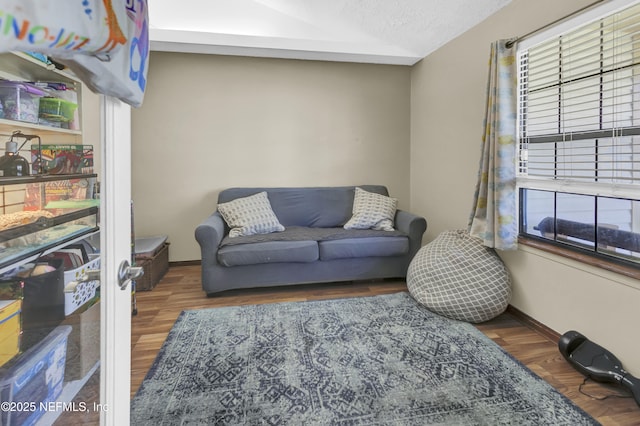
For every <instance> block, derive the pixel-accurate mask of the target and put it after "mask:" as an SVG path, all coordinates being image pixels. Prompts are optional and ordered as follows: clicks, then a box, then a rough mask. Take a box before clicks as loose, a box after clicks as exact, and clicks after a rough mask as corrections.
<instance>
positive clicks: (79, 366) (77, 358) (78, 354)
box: [63, 302, 100, 382]
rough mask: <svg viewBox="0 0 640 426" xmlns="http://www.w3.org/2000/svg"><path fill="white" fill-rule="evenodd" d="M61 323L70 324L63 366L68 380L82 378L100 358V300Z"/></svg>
mask: <svg viewBox="0 0 640 426" xmlns="http://www.w3.org/2000/svg"><path fill="white" fill-rule="evenodd" d="M63 324H64V325H69V326H71V333H70V334H69V338H68V342H67V360H66V368H65V381H67V382H69V381H72V380H79V379H81V378H83V377H84V376H85V375H86V374H87V373H88V372H89V371H90V370H91V369H92V368H93V366H95V365H96V362H98V361H99V360H100V302H98V303H96V304H94V305H93V306H91V307H90V308H88V309H87V310H86V311H77V312H75V313H74V314H73V315H70V316H69V317H67V318H66V319H65V320H64V322H63Z"/></svg>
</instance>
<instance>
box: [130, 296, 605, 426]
mask: <svg viewBox="0 0 640 426" xmlns="http://www.w3.org/2000/svg"><path fill="white" fill-rule="evenodd" d="M131 407H132V408H131V424H132V425H137V426H138V425H193V424H202V425H214V424H215V425H295V426H298V425H425V424H438V425H519V426H521V425H535V426H539V425H554V426H555V425H571V426H575V425H597V424H598V423H597V422H596V421H595V420H593V419H592V418H591V417H589V416H588V415H587V414H586V413H585V412H583V411H582V410H581V409H580V408H578V407H577V406H575V405H574V404H573V403H572V402H571V401H570V400H568V399H567V398H565V397H564V396H563V395H561V394H560V393H559V392H557V391H556V390H555V389H553V388H552V387H551V386H549V385H548V384H547V383H546V382H545V381H544V380H542V379H540V378H538V377H537V376H535V375H534V374H533V373H532V372H531V371H529V370H528V369H526V368H525V367H524V366H523V365H522V364H520V363H519V362H518V361H516V360H515V359H513V358H512V357H511V356H509V355H508V354H506V353H505V352H504V351H503V350H502V348H500V347H499V346H497V345H496V344H495V343H493V342H492V341H491V340H490V339H489V338H487V337H485V336H484V334H482V333H481V332H480V331H478V330H477V329H476V328H475V327H473V326H472V325H470V324H467V323H464V322H458V321H454V320H450V319H447V318H444V317H441V316H438V315H436V314H433V313H431V312H429V311H428V310H426V309H425V308H423V307H422V306H421V305H419V304H418V303H416V302H415V301H414V300H413V299H412V298H411V296H410V295H409V294H408V293H396V294H391V295H384V296H374V297H360V298H350V299H339V300H327V301H314V302H297V303H277V304H265V305H250V306H238V307H227V308H214V309H203V310H192V311H184V312H182V314H181V315H180V317H179V318H178V320H177V321H176V323H175V325H174V327H173V329H172V330H171V332H170V333H169V336H168V337H167V340H166V342H165V343H164V345H163V347H162V349H161V350H160V353H159V354H158V357H157V359H156V360H155V362H154V364H153V366H152V367H151V369H150V370H149V373H148V374H147V377H146V378H145V380H144V382H143V383H142V385H141V387H140V389H139V390H138V392H137V394H136V396H135V397H134V399H133V401H132V405H131Z"/></svg>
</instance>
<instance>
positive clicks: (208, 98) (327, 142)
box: [132, 52, 411, 261]
mask: <svg viewBox="0 0 640 426" xmlns="http://www.w3.org/2000/svg"><path fill="white" fill-rule="evenodd" d="M410 75H411V69H410V68H409V67H401V66H383V65H370V64H347V63H330V62H314V61H296V60H278V59H261V58H241V57H225V56H214V55H193V54H180V53H161V52H152V54H151V57H150V66H149V75H148V88H147V92H146V95H145V101H144V104H143V106H142V107H141V108H140V109H135V110H133V112H132V193H133V199H134V210H135V231H136V234H137V235H139V236H142V235H146V236H149V235H158V234H166V235H168V236H169V240H170V242H171V247H170V250H169V251H170V260H171V261H189V260H199V259H200V250H199V246H198V245H197V243H196V241H195V239H194V230H195V228H196V226H197V225H198V224H199V223H200V222H201V221H202V220H203V219H204V218H205V217H207V216H208V215H209V214H211V212H213V211H214V210H215V207H216V199H217V194H218V192H219V191H220V190H221V189H224V188H227V187H232V186H325V185H357V184H363V183H375V184H383V185H387V187H388V188H389V192H390V193H391V195H392V196H394V197H397V198H398V199H399V203H400V207H402V208H406V207H407V206H408V202H409V167H408V166H409V143H410V137H409V130H410V126H409V118H410V113H409V106H410Z"/></svg>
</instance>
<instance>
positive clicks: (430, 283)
mask: <svg viewBox="0 0 640 426" xmlns="http://www.w3.org/2000/svg"><path fill="white" fill-rule="evenodd" d="M407 287H408V289H409V293H410V294H411V295H412V296H413V298H414V299H416V300H417V301H418V303H420V304H422V305H424V306H425V307H426V308H427V309H429V310H430V311H433V312H435V313H437V314H439V315H442V316H445V317H449V318H453V319H457V320H461V321H467V322H472V323H479V322H483V321H487V320H490V319H491V318H494V317H496V316H498V315H500V314H501V313H502V312H504V310H505V309H506V308H507V305H508V304H509V300H510V299H511V279H510V277H509V272H508V271H507V269H506V267H505V266H504V263H503V262H502V259H500V257H498V255H497V254H496V252H495V251H494V250H493V249H491V248H489V247H485V246H484V245H483V244H482V242H481V241H480V240H479V239H477V238H474V237H472V236H470V235H469V233H468V232H467V231H466V230H454V231H445V232H443V233H441V234H440V235H439V236H438V237H437V238H436V239H435V240H433V241H432V242H430V243H429V244H427V245H425V246H424V247H422V248H421V249H420V250H419V251H418V253H416V255H415V257H414V258H413V260H412V261H411V264H410V265H409V270H408V271H407Z"/></svg>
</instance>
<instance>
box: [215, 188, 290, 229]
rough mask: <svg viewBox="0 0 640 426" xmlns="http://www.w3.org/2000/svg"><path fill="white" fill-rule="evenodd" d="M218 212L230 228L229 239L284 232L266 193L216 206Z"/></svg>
mask: <svg viewBox="0 0 640 426" xmlns="http://www.w3.org/2000/svg"><path fill="white" fill-rule="evenodd" d="M218 211H219V212H220V214H221V215H222V217H223V218H224V220H225V222H227V225H229V228H231V230H230V231H229V237H230V238H233V237H239V236H241V235H254V234H269V233H271V232H280V231H284V226H282V225H281V224H280V221H279V220H278V218H277V217H276V215H275V213H274V212H273V210H272V209H271V203H270V202H269V197H268V196H267V192H266V191H263V192H259V193H257V194H255V195H250V196H249V197H243V198H236V199H235V200H232V201H229V202H227V203H221V204H218Z"/></svg>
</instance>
